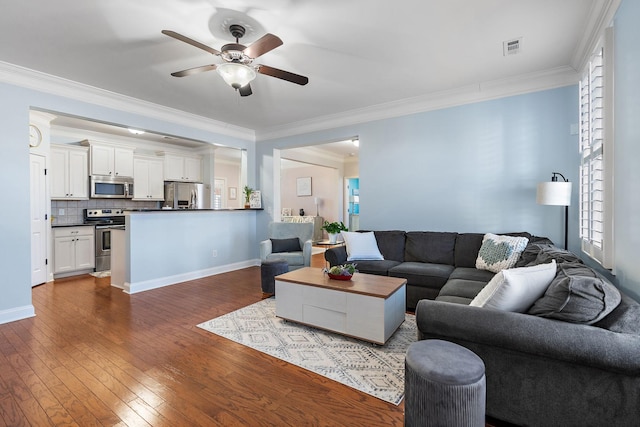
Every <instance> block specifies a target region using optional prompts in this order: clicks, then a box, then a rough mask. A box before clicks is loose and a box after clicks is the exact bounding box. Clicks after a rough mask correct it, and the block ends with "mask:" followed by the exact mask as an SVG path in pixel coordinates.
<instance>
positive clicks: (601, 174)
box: [580, 28, 613, 268]
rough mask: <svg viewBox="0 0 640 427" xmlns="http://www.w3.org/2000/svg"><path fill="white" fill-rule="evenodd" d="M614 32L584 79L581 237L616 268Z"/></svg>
mask: <svg viewBox="0 0 640 427" xmlns="http://www.w3.org/2000/svg"><path fill="white" fill-rule="evenodd" d="M612 41H613V32H612V29H611V28H607V30H606V32H605V36H604V40H603V42H602V43H600V44H599V45H598V47H597V48H596V50H595V52H594V53H593V55H592V56H591V58H590V59H589V62H588V63H587V66H586V69H585V71H584V73H583V75H582V79H581V81H580V154H581V162H580V239H581V243H582V250H583V251H584V252H585V253H586V254H588V255H589V256H590V257H592V258H593V259H595V260H596V261H598V262H599V263H600V264H601V265H602V266H603V267H605V268H613V59H612V53H613V43H612Z"/></svg>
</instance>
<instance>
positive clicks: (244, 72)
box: [216, 62, 256, 89]
mask: <svg viewBox="0 0 640 427" xmlns="http://www.w3.org/2000/svg"><path fill="white" fill-rule="evenodd" d="M216 71H217V72H218V74H220V77H222V78H223V79H224V81H225V82H226V83H227V84H228V85H229V86H231V87H232V88H234V89H240V88H241V87H243V86H246V85H248V84H249V83H251V81H252V80H253V79H255V78H256V72H255V71H254V69H253V68H251V67H248V66H246V65H244V64H240V63H238V62H226V63H224V64H220V65H218V67H217V68H216Z"/></svg>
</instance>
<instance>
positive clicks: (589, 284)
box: [529, 263, 621, 325]
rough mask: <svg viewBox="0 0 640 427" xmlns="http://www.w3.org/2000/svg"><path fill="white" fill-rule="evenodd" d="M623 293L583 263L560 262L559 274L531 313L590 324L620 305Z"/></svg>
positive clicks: (532, 308)
mask: <svg viewBox="0 0 640 427" xmlns="http://www.w3.org/2000/svg"><path fill="white" fill-rule="evenodd" d="M620 299H621V297H620V292H619V291H618V289H616V287H615V286H613V285H612V284H610V283H609V282H607V281H605V280H604V279H602V278H601V277H600V276H599V275H598V274H597V273H596V272H595V271H593V270H592V269H591V268H589V267H587V266H586V265H584V264H580V263H562V264H558V274H557V275H556V277H555V278H554V279H553V282H551V284H550V285H549V288H548V289H547V291H546V292H545V294H544V296H543V297H542V298H540V299H539V300H538V301H536V302H535V304H534V305H533V307H531V309H530V310H529V314H533V315H536V316H540V317H548V318H551V319H558V320H564V321H566V322H572V323H581V324H586V325H591V324H593V323H596V322H598V321H599V320H601V319H602V318H604V317H605V316H606V315H607V314H609V313H610V312H611V311H613V309H614V308H616V307H617V306H618V304H620Z"/></svg>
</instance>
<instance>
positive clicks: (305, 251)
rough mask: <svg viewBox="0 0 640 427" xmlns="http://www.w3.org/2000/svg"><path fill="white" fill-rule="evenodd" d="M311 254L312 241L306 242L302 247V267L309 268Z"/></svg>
mask: <svg viewBox="0 0 640 427" xmlns="http://www.w3.org/2000/svg"><path fill="white" fill-rule="evenodd" d="M312 252H313V241H311V240H307V241H306V242H304V244H303V245H302V258H303V259H304V266H305V267H310V266H311V254H312Z"/></svg>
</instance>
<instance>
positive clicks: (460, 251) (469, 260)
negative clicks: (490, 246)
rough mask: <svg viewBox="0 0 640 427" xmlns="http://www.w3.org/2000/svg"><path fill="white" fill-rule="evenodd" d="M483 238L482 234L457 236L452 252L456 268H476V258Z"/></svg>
mask: <svg viewBox="0 0 640 427" xmlns="http://www.w3.org/2000/svg"><path fill="white" fill-rule="evenodd" d="M483 238H484V234H482V233H461V234H458V236H457V237H456V249H455V251H454V257H455V266H456V267H473V268H475V267H476V258H478V252H479V251H480V247H481V246H482V239H483Z"/></svg>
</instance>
